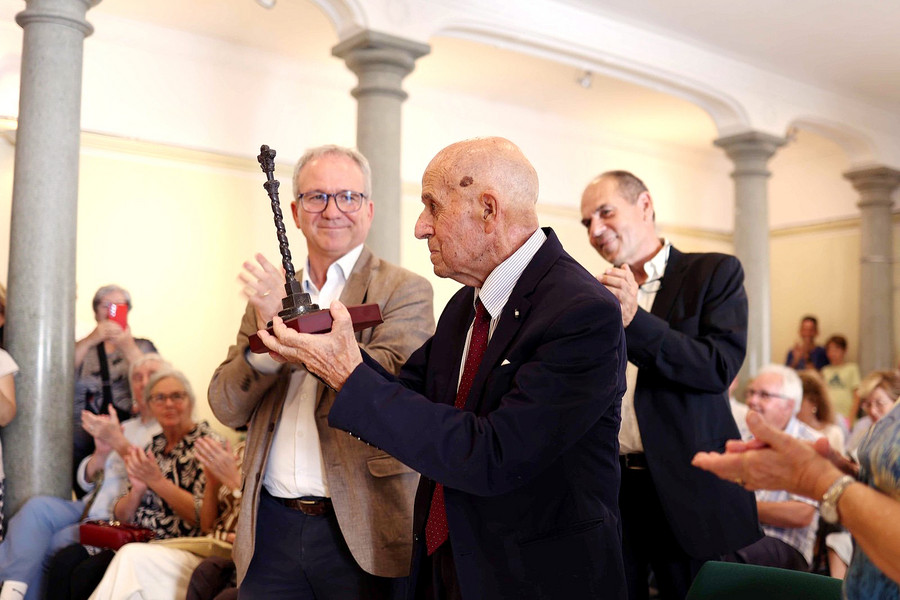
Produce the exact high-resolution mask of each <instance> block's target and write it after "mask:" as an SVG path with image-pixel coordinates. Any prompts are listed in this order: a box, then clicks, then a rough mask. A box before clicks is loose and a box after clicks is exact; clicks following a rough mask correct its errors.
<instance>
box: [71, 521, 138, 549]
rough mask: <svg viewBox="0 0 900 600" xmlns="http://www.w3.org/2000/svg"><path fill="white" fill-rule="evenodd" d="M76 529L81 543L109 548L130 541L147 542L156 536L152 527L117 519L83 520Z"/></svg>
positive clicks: (115, 547) (117, 546) (114, 547)
mask: <svg viewBox="0 0 900 600" xmlns="http://www.w3.org/2000/svg"><path fill="white" fill-rule="evenodd" d="M78 529H79V533H80V534H81V543H82V545H84V546H95V547H97V548H109V549H111V550H118V549H119V548H121V547H122V546H124V545H125V544H130V543H131V542H149V541H150V540H152V539H153V538H154V537H155V536H156V534H155V533H153V530H152V529H147V528H146V527H139V526H137V525H129V524H128V523H120V522H118V521H85V522H84V523H82V524H81V526H80V527H79V528H78Z"/></svg>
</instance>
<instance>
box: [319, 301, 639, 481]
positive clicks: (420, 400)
mask: <svg viewBox="0 0 900 600" xmlns="http://www.w3.org/2000/svg"><path fill="white" fill-rule="evenodd" d="M535 329H538V328H537V327H536V328H535ZM540 329H541V334H540V336H539V339H538V340H536V342H535V345H534V349H533V350H529V352H528V355H526V356H517V358H516V360H513V361H512V362H510V363H509V364H504V365H502V366H499V367H496V368H494V369H493V370H492V371H491V373H490V376H489V377H488V379H487V382H486V384H485V387H484V389H483V394H484V402H486V403H488V404H489V405H490V406H492V407H496V408H495V409H493V410H491V411H490V412H487V413H486V414H477V413H475V412H470V411H460V410H458V409H456V408H454V407H453V406H452V405H449V404H442V403H433V402H432V401H431V400H430V399H429V398H428V397H426V396H425V395H423V394H424V393H425V390H423V388H424V387H425V385H424V381H425V380H424V379H423V377H424V373H425V372H426V368H427V365H428V364H431V363H432V362H433V361H435V360H441V357H440V356H439V349H438V348H437V347H436V346H435V345H434V344H433V343H431V342H430V343H429V344H426V345H425V346H424V347H423V348H420V349H419V350H418V351H417V352H416V353H414V354H413V356H412V357H410V361H409V363H408V365H407V366H406V367H404V369H403V370H402V371H401V373H400V377H399V380H391V379H387V378H385V377H383V376H382V374H381V373H379V372H378V371H377V369H373V368H372V366H370V365H369V364H367V363H365V362H364V364H361V365H359V366H358V367H357V368H356V369H355V370H354V372H353V373H352V374H351V376H350V377H349V378H348V379H347V381H346V382H345V384H344V387H343V388H342V390H341V392H340V393H339V394H338V395H337V398H336V399H335V403H334V406H332V409H331V413H330V415H329V423H330V424H331V426H332V427H336V428H339V429H344V430H347V431H349V432H351V433H352V434H353V435H356V436H358V437H360V438H361V439H364V440H366V441H367V442H369V443H372V444H374V445H375V446H378V447H379V448H381V449H383V450H385V451H386V452H388V453H389V454H391V455H392V456H394V457H396V458H397V459H398V460H400V461H401V462H403V463H405V464H406V465H408V466H410V467H411V468H413V469H414V470H416V471H419V472H420V473H422V474H423V475H425V476H427V477H429V478H431V479H434V480H435V481H440V482H441V483H443V484H445V485H447V486H449V487H452V488H456V489H459V490H462V491H465V492H468V493H471V494H476V495H481V496H492V495H499V494H504V493H507V492H509V491H512V490H514V489H516V488H518V487H520V486H521V485H524V484H525V483H526V482H527V481H529V480H530V479H532V478H533V477H535V476H536V475H538V474H539V473H541V472H542V471H543V470H544V469H546V468H547V467H548V466H549V465H550V464H551V463H552V462H553V461H554V460H556V459H557V458H558V457H559V456H560V455H562V454H563V453H564V452H566V451H567V450H568V449H569V448H571V447H572V446H573V445H574V444H575V443H577V442H578V441H579V440H580V439H581V438H582V437H583V436H584V434H585V432H586V431H587V430H588V429H590V428H591V427H593V426H594V425H595V424H596V423H597V421H598V419H600V417H601V415H603V414H604V413H605V412H606V411H607V410H609V409H610V407H611V405H612V404H613V403H615V402H618V401H619V399H620V398H621V395H622V393H623V392H624V369H625V348H624V341H623V340H622V337H623V332H622V321H621V313H620V312H619V309H618V306H617V305H616V304H615V303H614V302H613V301H612V300H604V301H594V302H582V303H581V304H576V305H573V306H567V307H566V310H565V311H561V312H560V313H559V314H557V315H556V316H555V318H554V320H552V321H550V320H548V321H547V323H546V327H543V326H541V327H540ZM508 356H510V357H513V356H515V355H514V353H513V352H512V351H511V352H510V353H509V354H508ZM427 393H429V394H433V393H435V390H428V391H427Z"/></svg>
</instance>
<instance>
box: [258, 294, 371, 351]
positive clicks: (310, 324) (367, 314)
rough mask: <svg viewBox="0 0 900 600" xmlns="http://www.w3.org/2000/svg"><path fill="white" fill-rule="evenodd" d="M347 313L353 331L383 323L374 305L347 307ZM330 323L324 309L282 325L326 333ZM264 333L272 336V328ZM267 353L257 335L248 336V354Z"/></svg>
mask: <svg viewBox="0 0 900 600" xmlns="http://www.w3.org/2000/svg"><path fill="white" fill-rule="evenodd" d="M347 311H348V312H349V313H350V319H351V320H352V321H353V331H362V330H363V329H368V328H369V327H374V326H375V325H378V324H379V323H383V322H384V319H382V318H381V308H380V307H379V306H378V305H377V304H374V303H373V304H360V305H358V306H348V307H347ZM332 322H333V320H332V318H331V312H329V310H328V309H327V308H325V309H322V310H317V311H314V312H308V313H305V314H302V315H300V316H299V317H294V318H293V319H288V320H287V321H285V322H284V324H285V325H287V326H288V327H290V328H291V329H293V330H294V331H299V332H300V333H328V332H329V331H331V324H332ZM266 331H268V332H269V333H270V334H272V335H274V333H273V331H272V327H269V328H268V329H267V330H266ZM268 351H269V349H268V348H266V346H265V344H263V343H262V340H260V339H259V335H257V334H255V333H254V334H253V335H251V336H250V352H253V353H255V354H266V353H267V352H268Z"/></svg>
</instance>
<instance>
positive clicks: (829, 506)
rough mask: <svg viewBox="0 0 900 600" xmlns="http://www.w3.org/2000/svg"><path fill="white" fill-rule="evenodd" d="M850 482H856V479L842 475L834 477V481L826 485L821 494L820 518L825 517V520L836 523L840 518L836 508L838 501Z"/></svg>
mask: <svg viewBox="0 0 900 600" xmlns="http://www.w3.org/2000/svg"><path fill="white" fill-rule="evenodd" d="M851 483H856V479H855V478H853V477H851V476H850V475H843V476H841V477H838V478H837V479H835V480H834V482H833V483H832V484H831V485H830V486H828V489H827V490H826V491H825V495H823V496H822V504H821V505H820V507H819V511H820V512H821V514H822V518H823V519H825V521H826V522H828V523H837V522H838V521H839V520H840V515H838V509H837V505H838V501H839V500H840V499H841V496H842V495H843V494H844V490H846V489H847V487H848V486H849V485H850V484H851Z"/></svg>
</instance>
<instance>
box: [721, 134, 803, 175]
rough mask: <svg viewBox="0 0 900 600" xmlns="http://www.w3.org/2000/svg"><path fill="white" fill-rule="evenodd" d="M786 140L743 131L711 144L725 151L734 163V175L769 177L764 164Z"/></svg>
mask: <svg viewBox="0 0 900 600" xmlns="http://www.w3.org/2000/svg"><path fill="white" fill-rule="evenodd" d="M785 143H787V140H786V139H785V138H783V137H778V136H774V135H770V134H768V133H763V132H761V131H745V132H743V133H736V134H734V135H729V136H725V137H721V138H719V139H717V140H715V141H713V144H715V145H716V146H718V147H719V148H721V149H723V150H724V151H725V154H727V155H728V158H730V159H731V160H732V162H733V163H734V172H733V173H732V176H734V175H763V176H765V177H768V176H769V170H768V169H767V168H766V163H767V162H768V161H769V159H770V158H771V157H772V155H773V154H775V152H776V151H777V150H778V149H779V148H780V147H781V146H783V145H784V144H785Z"/></svg>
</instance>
